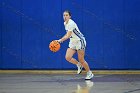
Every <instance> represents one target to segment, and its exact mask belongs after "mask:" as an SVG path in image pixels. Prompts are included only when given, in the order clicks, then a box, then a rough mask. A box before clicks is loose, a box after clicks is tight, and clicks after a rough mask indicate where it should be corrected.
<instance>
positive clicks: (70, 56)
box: [65, 48, 83, 74]
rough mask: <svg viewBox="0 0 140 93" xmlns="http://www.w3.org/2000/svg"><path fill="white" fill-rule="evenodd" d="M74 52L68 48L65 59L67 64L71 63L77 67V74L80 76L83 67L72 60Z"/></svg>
mask: <svg viewBox="0 0 140 93" xmlns="http://www.w3.org/2000/svg"><path fill="white" fill-rule="evenodd" d="M75 52H76V51H75V50H74V49H71V48H68V49H67V52H66V56H65V58H66V60H67V61H68V62H70V63H73V64H75V65H76V66H77V68H78V70H77V74H80V73H81V72H82V68H83V66H82V65H81V64H80V63H79V62H78V61H77V60H76V59H75V58H73V55H74V53H75Z"/></svg>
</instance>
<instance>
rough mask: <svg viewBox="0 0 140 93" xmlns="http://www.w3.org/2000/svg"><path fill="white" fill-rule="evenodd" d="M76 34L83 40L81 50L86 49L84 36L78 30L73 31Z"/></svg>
mask: <svg viewBox="0 0 140 93" xmlns="http://www.w3.org/2000/svg"><path fill="white" fill-rule="evenodd" d="M73 32H74V34H75V35H77V36H78V37H79V38H80V39H81V40H80V41H81V49H84V48H85V47H86V46H85V42H84V39H83V34H81V33H79V32H78V31H77V30H76V28H75V29H74V30H73Z"/></svg>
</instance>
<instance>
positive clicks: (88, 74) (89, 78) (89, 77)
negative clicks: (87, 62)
mask: <svg viewBox="0 0 140 93" xmlns="http://www.w3.org/2000/svg"><path fill="white" fill-rule="evenodd" d="M93 76H94V75H93V74H92V72H91V71H89V72H87V76H86V78H85V80H91V79H92V78H93Z"/></svg>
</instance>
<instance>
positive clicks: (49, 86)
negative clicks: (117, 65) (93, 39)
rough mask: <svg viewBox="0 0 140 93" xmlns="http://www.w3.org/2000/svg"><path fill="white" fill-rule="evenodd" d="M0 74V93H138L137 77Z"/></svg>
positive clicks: (117, 75)
mask: <svg viewBox="0 0 140 93" xmlns="http://www.w3.org/2000/svg"><path fill="white" fill-rule="evenodd" d="M84 78H85V73H83V74H80V75H77V74H75V73H74V74H65V73H64V74H48V73H47V74H35V73H34V74H31V73H30V74H29V73H24V74H23V73H9V74H8V73H0V93H140V74H95V76H94V78H93V79H92V80H88V81H85V80H84Z"/></svg>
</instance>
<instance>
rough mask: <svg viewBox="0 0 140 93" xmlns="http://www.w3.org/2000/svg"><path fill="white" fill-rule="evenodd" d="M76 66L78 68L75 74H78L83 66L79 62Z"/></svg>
mask: <svg viewBox="0 0 140 93" xmlns="http://www.w3.org/2000/svg"><path fill="white" fill-rule="evenodd" d="M77 68H78V70H77V74H80V73H81V72H82V68H83V66H82V65H81V63H80V62H79V63H78V64H77Z"/></svg>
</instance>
